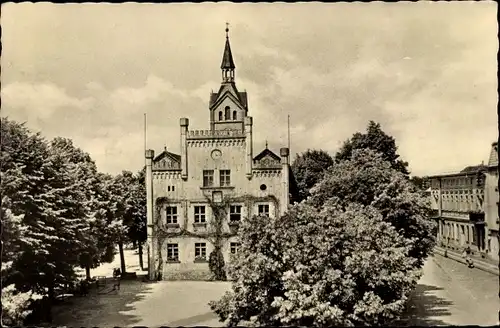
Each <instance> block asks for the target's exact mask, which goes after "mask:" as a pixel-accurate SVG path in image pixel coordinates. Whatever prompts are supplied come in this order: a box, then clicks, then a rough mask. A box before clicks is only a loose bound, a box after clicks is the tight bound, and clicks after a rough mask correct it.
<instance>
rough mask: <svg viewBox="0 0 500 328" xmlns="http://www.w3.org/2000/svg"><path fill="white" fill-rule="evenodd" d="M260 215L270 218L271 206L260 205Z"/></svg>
mask: <svg viewBox="0 0 500 328" xmlns="http://www.w3.org/2000/svg"><path fill="white" fill-rule="evenodd" d="M259 215H261V216H269V205H259Z"/></svg>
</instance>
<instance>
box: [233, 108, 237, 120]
mask: <svg viewBox="0 0 500 328" xmlns="http://www.w3.org/2000/svg"><path fill="white" fill-rule="evenodd" d="M233 120H235V121H236V111H235V110H233Z"/></svg>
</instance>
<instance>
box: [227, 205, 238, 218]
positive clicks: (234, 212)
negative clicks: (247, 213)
mask: <svg viewBox="0 0 500 328" xmlns="http://www.w3.org/2000/svg"><path fill="white" fill-rule="evenodd" d="M229 220H230V221H232V222H235V221H240V220H241V205H231V206H229Z"/></svg>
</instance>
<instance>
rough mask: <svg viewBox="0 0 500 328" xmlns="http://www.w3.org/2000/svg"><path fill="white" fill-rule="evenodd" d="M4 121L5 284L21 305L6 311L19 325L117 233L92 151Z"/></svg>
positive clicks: (101, 253)
mask: <svg viewBox="0 0 500 328" xmlns="http://www.w3.org/2000/svg"><path fill="white" fill-rule="evenodd" d="M1 123H2V124H1V132H2V133H1V135H2V140H1V146H2V147H1V154H0V164H1V171H0V173H1V177H0V183H1V185H0V186H1V191H2V230H3V232H4V233H2V262H3V263H2V264H4V265H2V286H9V287H8V289H5V294H4V290H2V296H3V297H4V296H5V299H6V300H9V302H11V303H15V304H14V305H13V304H9V303H5V305H6V306H7V307H8V308H5V311H6V312H5V311H4V312H5V313H10V314H9V316H11V317H10V319H9V320H10V322H14V323H15V322H19V321H20V320H22V319H23V318H24V317H26V315H27V314H28V312H29V311H27V309H26V306H31V303H33V301H38V303H37V304H35V305H36V306H43V307H45V306H50V304H51V303H52V301H53V300H54V298H55V289H56V288H57V287H58V286H63V285H68V284H71V283H73V282H74V280H75V279H76V274H75V270H74V269H75V268H76V267H77V266H78V265H82V266H87V268H88V267H89V266H91V265H94V266H95V265H97V263H98V262H99V261H102V260H105V259H106V258H105V257H106V256H105V255H109V254H106V253H108V249H109V247H108V245H109V241H110V240H111V239H112V238H114V236H115V235H116V233H114V232H113V230H112V229H113V225H112V224H109V223H110V222H109V220H107V218H106V213H107V212H108V214H109V209H110V208H111V209H112V207H110V206H109V204H110V202H109V201H107V200H106V198H108V199H109V197H104V198H103V197H102V195H104V194H105V193H103V191H106V189H107V187H103V186H102V182H103V181H101V180H100V177H101V176H102V175H100V174H98V173H97V169H96V167H95V164H94V162H93V161H92V159H91V158H90V156H89V155H88V154H87V153H85V152H83V151H81V150H80V149H78V148H76V147H75V146H74V145H73V144H72V142H71V140H69V139H64V138H56V139H54V140H53V141H51V142H50V143H47V142H46V140H45V139H44V138H42V137H41V135H40V134H39V133H37V134H33V133H32V132H31V131H29V130H28V129H27V128H26V127H25V125H24V124H19V123H17V122H15V121H12V120H9V119H8V118H2V122H1ZM106 196H109V195H106ZM108 258H109V256H108ZM87 272H88V271H87ZM40 297H43V299H41V300H40ZM3 305H4V304H3ZM42 312H44V313H45V314H47V315H48V316H49V317H48V318H46V319H48V320H50V319H51V318H50V311H46V309H45V310H43V311H42Z"/></svg>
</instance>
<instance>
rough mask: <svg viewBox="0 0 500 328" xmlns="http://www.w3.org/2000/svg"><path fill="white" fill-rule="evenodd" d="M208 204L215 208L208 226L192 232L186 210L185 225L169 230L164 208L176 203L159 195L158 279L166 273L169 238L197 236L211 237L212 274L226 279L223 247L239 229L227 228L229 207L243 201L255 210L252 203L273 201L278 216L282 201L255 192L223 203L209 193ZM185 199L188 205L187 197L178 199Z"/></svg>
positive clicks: (156, 220) (155, 222)
mask: <svg viewBox="0 0 500 328" xmlns="http://www.w3.org/2000/svg"><path fill="white" fill-rule="evenodd" d="M205 199H206V200H207V203H208V205H209V206H210V208H211V209H212V217H211V219H210V220H208V224H207V229H205V230H204V231H196V232H194V231H190V230H188V212H187V211H183V212H184V216H183V224H181V225H179V227H178V228H176V229H175V230H173V229H168V227H167V226H166V224H165V223H164V222H162V219H161V211H162V210H164V208H165V206H166V205H167V204H169V203H173V202H174V200H173V199H169V198H168V197H158V198H157V199H156V202H155V214H154V220H153V242H155V240H154V239H156V244H157V250H156V252H157V259H158V260H157V264H156V267H157V268H156V277H157V280H162V272H163V258H162V248H163V245H164V243H165V241H166V240H167V239H168V238H175V237H194V238H203V239H206V240H208V241H209V242H210V243H211V244H212V245H213V246H214V249H213V251H212V252H211V253H210V255H209V261H208V266H209V269H210V272H211V273H212V278H213V279H214V280H226V279H227V277H226V270H225V262H224V256H223V254H222V247H223V245H224V241H225V240H226V239H227V238H229V237H231V236H235V235H237V229H234V230H231V231H229V232H228V231H224V220H225V219H226V218H227V217H228V209H229V206H230V204H233V203H243V204H244V205H245V207H246V208H248V209H251V208H252V205H253V204H255V203H256V202H272V203H273V204H274V209H275V213H274V216H275V217H278V216H279V200H278V199H277V198H276V197H275V196H272V195H271V196H266V197H256V196H251V195H242V196H237V197H227V196H226V197H224V198H223V199H222V200H221V201H220V202H214V201H213V200H212V199H211V198H210V197H209V196H206V197H205ZM179 201H180V202H181V203H182V204H183V206H185V204H186V201H187V200H185V199H184V200H175V202H179Z"/></svg>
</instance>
